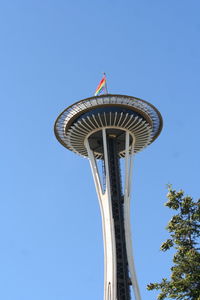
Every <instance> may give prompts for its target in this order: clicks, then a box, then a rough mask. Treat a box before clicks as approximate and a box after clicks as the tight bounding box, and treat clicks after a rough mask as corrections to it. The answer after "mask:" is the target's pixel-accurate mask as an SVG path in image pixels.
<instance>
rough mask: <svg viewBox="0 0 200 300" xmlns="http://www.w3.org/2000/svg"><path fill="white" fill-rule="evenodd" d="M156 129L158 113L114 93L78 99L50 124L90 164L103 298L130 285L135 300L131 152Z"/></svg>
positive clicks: (124, 296) (110, 299) (117, 297)
mask: <svg viewBox="0 0 200 300" xmlns="http://www.w3.org/2000/svg"><path fill="white" fill-rule="evenodd" d="M161 130H162V117H161V114H160V113H159V111H158V110H157V109H156V108H155V107H154V106H153V105H152V104H150V103H148V102H147V101H144V100H142V99H139V98H135V97H132V96H126V95H115V94H101V95H97V96H93V97H90V98H86V99H83V100H80V101H78V102H76V103H74V104H72V105H71V106H69V107H67V108H66V109H65V110H64V111H63V112H62V113H61V114H60V115H59V116H58V118H57V120H56V122H55V127H54V132H55V135H56V138H57V139H58V141H59V142H60V143H61V144H62V145H63V146H64V147H66V148H67V149H69V150H71V151H73V152H74V153H76V154H79V155H81V156H83V157H86V158H88V159H89V162H90V166H91V170H92V175H93V179H94V183H95V187H96V192H97V195H98V199H99V205H100V211H101V217H102V228H103V241H104V300H130V299H131V290H130V289H131V287H132V288H133V294H134V296H135V300H141V296H140V291H139V287H138V282H137V277H136V271H135V266H134V259H133V254H132V253H133V249H132V234H131V222H130V198H131V181H132V180H131V178H132V166H133V156H134V155H135V154H136V153H138V152H139V151H141V150H143V149H144V148H145V147H147V146H148V145H150V144H151V143H152V142H153V141H154V140H155V139H156V138H157V137H158V135H159V134H160V132H161ZM100 163H101V164H102V166H101V167H100ZM122 165H123V167H122Z"/></svg>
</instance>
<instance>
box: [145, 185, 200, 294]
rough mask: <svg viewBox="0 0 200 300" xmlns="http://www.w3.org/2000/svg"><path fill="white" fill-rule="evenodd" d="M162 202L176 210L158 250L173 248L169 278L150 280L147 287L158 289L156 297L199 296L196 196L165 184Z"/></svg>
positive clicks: (199, 227)
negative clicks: (167, 237)
mask: <svg viewBox="0 0 200 300" xmlns="http://www.w3.org/2000/svg"><path fill="white" fill-rule="evenodd" d="M167 198H168V200H167V202H166V203H165V205H166V206H167V207H169V208H171V209H173V210H175V211H176V212H177V214H176V215H174V216H173V217H172V219H171V220H170V221H169V223H168V225H167V227H166V229H167V230H168V232H169V233H170V238H169V239H167V241H165V242H164V243H163V244H162V245H161V248H160V249H161V250H162V251H167V250H169V249H170V248H174V249H175V250H176V252H175V254H174V257H173V263H174V265H173V266H172V267H171V278H170V279H169V280H168V279H167V278H163V279H162V281H161V282H160V283H150V284H148V285H147V289H148V290H160V291H161V292H160V294H159V295H158V299H159V300H163V299H166V298H167V299H184V300H186V299H187V300H200V252H199V250H200V248H199V244H198V242H199V241H198V239H199V237H200V200H198V201H196V202H195V201H193V199H192V198H191V197H189V196H185V195H184V192H183V191H182V190H180V191H178V192H177V191H175V190H173V189H172V186H171V185H169V186H168V194H167Z"/></svg>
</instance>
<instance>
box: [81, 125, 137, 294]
mask: <svg viewBox="0 0 200 300" xmlns="http://www.w3.org/2000/svg"><path fill="white" fill-rule="evenodd" d="M106 128H108V127H104V128H102V137H103V148H104V161H105V176H106V187H105V191H103V187H102V184H101V180H100V174H99V171H98V167H97V162H96V156H95V154H94V153H93V151H92V150H91V148H90V145H89V136H90V135H91V134H92V133H93V132H94V131H93V132H92V133H90V134H89V135H88V136H87V137H86V139H85V141H84V144H85V147H86V149H87V154H88V158H89V161H90V166H91V170H92V174H93V178H94V182H95V187H96V191H97V195H98V199H99V205H100V211H101V217H102V228H103V240H104V300H118V299H117V276H116V267H117V266H116V243H115V232H114V222H113V216H112V204H111V187H110V176H109V166H108V149H107V139H106ZM124 131H125V132H126V137H125V183H124V225H125V239H126V250H127V258H128V265H129V271H130V277H131V282H132V286H133V291H134V295H135V300H141V297H140V292H139V287H138V283H137V278H136V272H135V267H134V260H133V249H132V241H131V224H130V191H131V178H132V165H133V163H132V162H133V155H134V144H135V137H134V135H133V134H132V133H131V132H130V131H127V130H124ZM130 136H131V137H132V140H133V142H132V145H131V146H130Z"/></svg>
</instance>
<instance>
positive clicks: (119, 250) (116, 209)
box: [107, 136, 130, 300]
mask: <svg viewBox="0 0 200 300" xmlns="http://www.w3.org/2000/svg"><path fill="white" fill-rule="evenodd" d="M107 145H108V166H109V173H110V187H111V202H112V215H113V220H114V229H115V244H116V268H117V270H116V276H117V299H118V300H130V289H129V284H130V279H129V271H128V260H127V252H126V240H125V229H124V207H123V206H124V196H123V193H122V182H121V170H120V161H119V157H118V147H117V141H116V139H115V138H113V137H109V136H108V137H107Z"/></svg>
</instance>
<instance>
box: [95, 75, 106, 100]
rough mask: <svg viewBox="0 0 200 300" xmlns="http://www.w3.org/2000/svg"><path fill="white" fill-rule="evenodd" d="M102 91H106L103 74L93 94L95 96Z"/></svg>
mask: <svg viewBox="0 0 200 300" xmlns="http://www.w3.org/2000/svg"><path fill="white" fill-rule="evenodd" d="M102 91H106V75H104V76H103V78H102V79H101V81H100V82H99V84H98V86H97V88H96V91H95V94H94V95H95V96H97V95H99V94H100V93H101V92H102Z"/></svg>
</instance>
